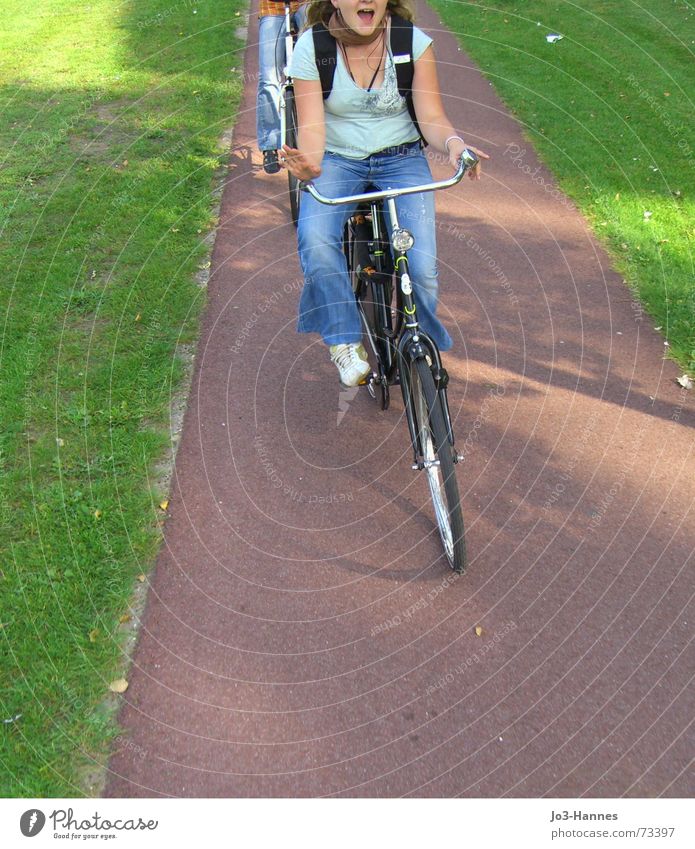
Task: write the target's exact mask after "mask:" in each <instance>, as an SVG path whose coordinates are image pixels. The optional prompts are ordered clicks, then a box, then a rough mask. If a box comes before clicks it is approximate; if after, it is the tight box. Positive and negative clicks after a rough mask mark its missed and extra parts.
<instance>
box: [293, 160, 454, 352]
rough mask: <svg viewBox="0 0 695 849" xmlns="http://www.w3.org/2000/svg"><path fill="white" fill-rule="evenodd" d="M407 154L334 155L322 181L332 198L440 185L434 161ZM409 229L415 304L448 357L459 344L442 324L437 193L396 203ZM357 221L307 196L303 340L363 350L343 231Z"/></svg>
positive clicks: (302, 232) (301, 236) (302, 224)
mask: <svg viewBox="0 0 695 849" xmlns="http://www.w3.org/2000/svg"><path fill="white" fill-rule="evenodd" d="M402 150H403V152H399V153H396V154H393V153H384V152H381V153H374V154H372V155H371V156H368V157H367V158H366V159H348V158H347V157H344V156H340V155H338V154H336V153H328V152H327V153H326V154H325V155H324V158H323V162H322V164H321V169H322V170H321V175H320V176H319V177H317V178H316V180H315V181H314V183H315V185H316V188H317V189H318V190H319V191H320V192H321V194H324V195H326V196H327V197H334V198H335V197H340V196H344V195H353V194H359V193H360V192H363V191H364V190H365V187H366V186H367V185H372V186H375V187H377V188H378V189H385V188H405V187H407V186H417V185H422V184H424V183H429V182H431V181H432V175H431V172H430V168H429V165H428V163H427V159H426V157H425V155H424V153H423V152H422V150H420V148H419V145H417V144H415V145H411V146H409V147H408V146H402ZM396 212H397V214H398V218H399V224H400V226H401V227H405V228H406V229H408V230H410V232H411V233H412V234H413V236H414V237H415V246H414V247H413V248H412V249H411V250H410V251H409V252H408V263H409V271H410V277H411V279H412V282H413V296H414V298H415V304H416V306H417V317H418V321H419V323H420V326H421V327H422V329H423V330H424V331H425V332H426V333H428V334H429V335H430V336H431V337H432V339H433V340H434V341H435V342H436V344H437V346H438V347H439V350H440V351H448V350H449V349H450V348H451V345H452V341H451V337H450V336H449V334H448V333H447V331H446V329H445V328H444V326H443V325H442V323H441V322H440V321H439V319H438V318H437V316H436V310H437V294H438V281H437V245H436V234H435V221H434V196H433V193H432V192H427V193H424V194H414V195H404V196H403V197H399V198H398V199H397V200H396ZM351 214H352V209H350V207H349V206H348V205H341V206H327V205H325V204H321V203H319V202H318V201H316V200H314V198H312V197H311V195H309V194H306V193H304V194H303V196H302V204H301V207H300V215H299V225H298V240H299V259H300V262H301V265H302V271H303V272H304V287H303V289H302V294H301V298H300V302H299V322H298V325H297V330H298V331H299V332H300V333H319V334H320V335H321V337H322V338H323V341H324V342H325V343H326V344H328V345H339V344H345V343H349V342H359V341H360V339H361V338H362V325H361V322H360V317H359V313H358V311H357V305H356V303H355V298H354V295H353V293H352V287H351V285H350V280H349V277H348V273H347V263H346V260H345V255H344V253H343V245H342V241H343V229H344V226H345V222H346V221H347V219H348V218H349V217H350V215H351Z"/></svg>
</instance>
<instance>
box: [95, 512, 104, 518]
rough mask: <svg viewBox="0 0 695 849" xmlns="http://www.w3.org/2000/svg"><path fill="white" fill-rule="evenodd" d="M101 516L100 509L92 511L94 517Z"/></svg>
mask: <svg viewBox="0 0 695 849" xmlns="http://www.w3.org/2000/svg"><path fill="white" fill-rule="evenodd" d="M101 516H102V513H101V510H95V511H94V518H95V519H101Z"/></svg>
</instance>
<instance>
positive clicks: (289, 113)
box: [285, 88, 302, 227]
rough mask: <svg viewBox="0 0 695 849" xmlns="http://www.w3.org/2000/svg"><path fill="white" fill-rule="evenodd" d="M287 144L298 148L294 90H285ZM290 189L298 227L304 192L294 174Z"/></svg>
mask: <svg viewBox="0 0 695 849" xmlns="http://www.w3.org/2000/svg"><path fill="white" fill-rule="evenodd" d="M285 122H286V130H285V143H286V144H288V145H289V146H290V147H297V104H296V103H295V101H294V89H293V88H287V89H285ZM287 179H288V181H289V189H290V213H291V215H292V223H293V224H294V226H295V227H296V226H297V221H299V203H300V201H301V197H302V192H301V189H300V188H299V180H298V179H297V178H296V177H295V176H294V174H292V173H290V172H289V171H288V172H287Z"/></svg>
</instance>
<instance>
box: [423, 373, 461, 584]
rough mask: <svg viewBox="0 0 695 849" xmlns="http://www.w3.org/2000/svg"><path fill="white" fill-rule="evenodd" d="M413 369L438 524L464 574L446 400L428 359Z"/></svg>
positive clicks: (448, 550) (453, 561) (446, 549)
mask: <svg viewBox="0 0 695 849" xmlns="http://www.w3.org/2000/svg"><path fill="white" fill-rule="evenodd" d="M409 368H410V372H409V377H410V380H409V384H410V395H411V398H412V402H413V415H414V417H415V429H416V432H417V435H418V441H419V443H420V444H419V448H420V452H421V454H422V459H423V461H424V464H425V471H426V472H427V483H428V484H429V489H430V496H431V498H432V505H433V507H434V514H435V518H436V520H437V527H438V528H439V534H440V536H441V538H442V544H443V546H444V552H445V554H446V558H447V560H448V561H449V565H450V566H451V568H452V569H453V570H454V571H455V572H458V573H461V572H463V571H464V570H465V568H466V541H465V537H464V526H463V514H462V512H461V499H460V496H459V489H458V483H457V481H456V471H455V466H454V456H453V450H454V449H453V446H452V445H451V443H450V442H449V438H448V435H447V427H446V421H445V418H444V411H443V410H442V399H441V397H440V395H439V394H438V393H437V389H436V387H435V385H434V378H433V377H432V372H431V370H430V367H429V365H428V364H427V361H426V360H425V359H418V360H414V361H411V362H410V366H409Z"/></svg>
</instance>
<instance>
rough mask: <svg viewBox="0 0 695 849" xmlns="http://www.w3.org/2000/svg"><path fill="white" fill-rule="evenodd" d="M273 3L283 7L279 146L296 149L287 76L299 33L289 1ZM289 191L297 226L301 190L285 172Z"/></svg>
mask: <svg viewBox="0 0 695 849" xmlns="http://www.w3.org/2000/svg"><path fill="white" fill-rule="evenodd" d="M275 2H279V3H282V4H283V5H284V14H285V36H284V38H285V62H284V65H283V67H280V66H279V63H278V61H277V56H278V51H277V45H276V50H275V56H276V65H277V66H278V74H279V76H280V77H281V79H282V86H281V89H280V103H279V112H280V138H281V140H282V141H281V145H283V144H287V145H289V146H290V147H295V148H296V147H297V104H296V102H295V98H294V82H293V81H292V77H291V76H290V74H289V68H290V62H291V60H292V51H293V50H294V44H295V42H296V41H297V36H298V35H299V32H298V30H297V28H296V27H295V26H294V22H293V19H292V14H291V12H290V0H275ZM287 178H288V180H289V190H290V214H291V215H292V223H293V224H294V226H295V227H296V226H297V221H298V220H299V204H300V201H301V195H302V193H301V190H300V187H299V180H298V179H297V178H296V177H295V176H294V175H293V174H292V173H291V172H290V171H288V172H287Z"/></svg>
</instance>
